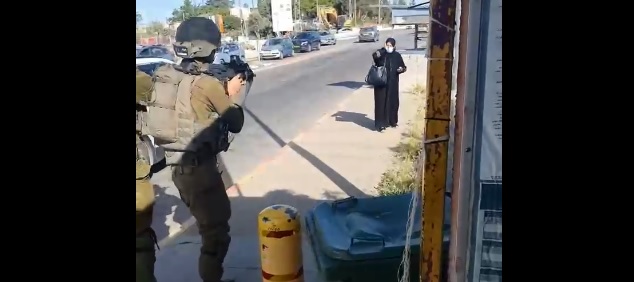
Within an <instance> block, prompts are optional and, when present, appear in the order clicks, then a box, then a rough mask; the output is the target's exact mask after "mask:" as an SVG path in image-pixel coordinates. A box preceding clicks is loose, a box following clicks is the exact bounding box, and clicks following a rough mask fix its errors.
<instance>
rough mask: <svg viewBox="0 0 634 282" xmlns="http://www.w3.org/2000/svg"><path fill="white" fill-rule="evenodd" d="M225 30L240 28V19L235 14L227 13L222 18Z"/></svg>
mask: <svg viewBox="0 0 634 282" xmlns="http://www.w3.org/2000/svg"><path fill="white" fill-rule="evenodd" d="M222 22H223V24H224V25H225V29H226V30H240V27H241V26H242V20H241V19H240V18H238V17H236V16H232V15H227V16H224V17H223V18H222Z"/></svg>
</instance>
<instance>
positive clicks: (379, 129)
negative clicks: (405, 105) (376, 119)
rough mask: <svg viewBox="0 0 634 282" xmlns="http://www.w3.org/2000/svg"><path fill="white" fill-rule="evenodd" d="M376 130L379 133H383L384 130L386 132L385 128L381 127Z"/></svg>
mask: <svg viewBox="0 0 634 282" xmlns="http://www.w3.org/2000/svg"><path fill="white" fill-rule="evenodd" d="M375 129H376V131H378V132H383V130H385V126H380V127H377V128H375Z"/></svg>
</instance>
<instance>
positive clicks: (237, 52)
mask: <svg viewBox="0 0 634 282" xmlns="http://www.w3.org/2000/svg"><path fill="white" fill-rule="evenodd" d="M231 56H238V57H240V59H241V60H242V61H244V62H246V61H247V57H246V55H245V52H244V48H242V46H240V44H238V43H225V44H223V45H221V46H220V49H218V52H217V53H216V57H215V58H214V63H216V64H219V63H222V62H223V61H224V62H226V63H228V62H230V61H231Z"/></svg>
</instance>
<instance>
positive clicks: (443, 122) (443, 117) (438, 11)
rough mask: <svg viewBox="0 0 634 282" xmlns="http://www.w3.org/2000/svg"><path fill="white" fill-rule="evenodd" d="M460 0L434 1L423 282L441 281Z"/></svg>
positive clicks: (427, 111) (426, 135)
mask: <svg viewBox="0 0 634 282" xmlns="http://www.w3.org/2000/svg"><path fill="white" fill-rule="evenodd" d="M455 13H456V0H432V1H431V3H430V13H429V14H430V16H429V17H430V19H429V21H430V30H429V38H428V47H427V48H428V50H429V52H428V54H429V57H428V58H427V60H428V62H427V98H426V108H425V130H424V133H423V150H425V160H424V165H423V173H422V175H423V183H422V193H421V194H422V207H423V209H422V210H423V211H422V219H423V224H422V225H423V226H422V232H421V237H422V238H421V245H422V246H421V253H420V256H421V257H420V263H421V266H420V281H421V282H439V281H440V276H441V255H442V241H443V234H442V231H443V230H442V229H443V219H444V210H445V190H446V185H447V160H448V149H449V122H450V119H451V76H452V74H451V70H452V66H453V51H454V35H455V21H456V19H455Z"/></svg>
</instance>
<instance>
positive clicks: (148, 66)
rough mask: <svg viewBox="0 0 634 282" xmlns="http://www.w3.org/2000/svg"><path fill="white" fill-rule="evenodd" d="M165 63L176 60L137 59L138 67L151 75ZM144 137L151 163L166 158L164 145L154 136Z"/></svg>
mask: <svg viewBox="0 0 634 282" xmlns="http://www.w3.org/2000/svg"><path fill="white" fill-rule="evenodd" d="M164 63H165V64H174V62H172V61H170V60H167V59H163V58H139V59H136V66H137V68H138V69H139V70H141V71H143V72H145V73H147V74H150V75H151V74H152V73H153V72H154V70H155V69H156V67H158V66H159V65H161V64H164ZM142 139H143V145H145V146H147V149H148V152H150V155H149V156H148V157H149V158H150V163H151V164H157V163H160V162H161V161H162V160H164V159H165V151H164V150H163V148H162V147H160V146H158V145H156V142H154V137H152V136H149V135H144V136H142Z"/></svg>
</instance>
